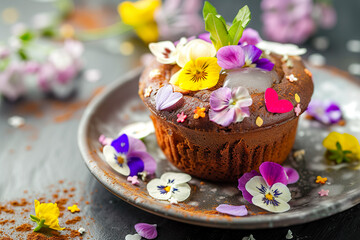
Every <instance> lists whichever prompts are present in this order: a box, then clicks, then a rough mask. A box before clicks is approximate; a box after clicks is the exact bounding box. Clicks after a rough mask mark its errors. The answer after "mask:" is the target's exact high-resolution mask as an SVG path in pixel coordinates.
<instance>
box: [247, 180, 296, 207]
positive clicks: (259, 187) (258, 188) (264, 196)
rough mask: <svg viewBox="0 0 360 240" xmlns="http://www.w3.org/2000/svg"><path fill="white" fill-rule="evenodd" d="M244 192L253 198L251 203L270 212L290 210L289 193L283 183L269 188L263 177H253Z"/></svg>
mask: <svg viewBox="0 0 360 240" xmlns="http://www.w3.org/2000/svg"><path fill="white" fill-rule="evenodd" d="M245 188H246V190H247V191H248V192H249V193H250V194H251V195H252V196H253V198H252V203H253V204H254V205H256V206H258V207H260V208H263V209H265V210H268V211H270V212H275V213H280V212H286V211H288V210H289V209H290V205H289V204H288V202H289V201H290V200H291V193H290V191H289V189H288V188H287V187H286V185H285V184H283V183H279V182H277V183H275V184H273V185H272V186H271V187H269V185H268V184H267V183H266V181H265V180H264V178H263V177H261V176H255V177H253V178H251V179H250V180H249V181H248V182H247V183H246V185H245Z"/></svg>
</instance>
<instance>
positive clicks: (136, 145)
mask: <svg viewBox="0 0 360 240" xmlns="http://www.w3.org/2000/svg"><path fill="white" fill-rule="evenodd" d="M127 136H128V135H127ZM128 139H129V150H128V153H129V154H130V153H132V152H146V146H145V144H144V143H143V142H142V141H141V140H139V139H137V138H134V137H130V136H128Z"/></svg>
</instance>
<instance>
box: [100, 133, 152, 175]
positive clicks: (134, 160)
mask: <svg viewBox="0 0 360 240" xmlns="http://www.w3.org/2000/svg"><path fill="white" fill-rule="evenodd" d="M103 153H104V156H105V160H106V162H107V163H108V164H109V165H110V166H111V167H112V168H113V169H114V170H115V171H117V172H118V173H120V174H122V175H124V176H135V175H137V174H138V173H139V172H143V171H146V172H148V173H150V174H152V173H154V172H155V170H156V162H155V160H154V159H153V158H152V156H151V155H150V154H149V153H147V151H146V146H145V144H144V143H143V142H142V141H141V140H139V139H136V138H132V137H130V136H127V135H126V134H122V135H120V136H119V137H118V138H116V139H115V140H113V141H112V142H111V145H106V146H105V147H104V149H103Z"/></svg>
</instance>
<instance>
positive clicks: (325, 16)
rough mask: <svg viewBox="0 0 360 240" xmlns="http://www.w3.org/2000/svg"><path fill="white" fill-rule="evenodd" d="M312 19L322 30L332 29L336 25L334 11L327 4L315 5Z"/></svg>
mask: <svg viewBox="0 0 360 240" xmlns="http://www.w3.org/2000/svg"><path fill="white" fill-rule="evenodd" d="M314 17H315V20H316V21H317V23H318V25H320V26H321V27H322V28H326V29H329V28H332V27H334V26H335V24H336V20H337V16H336V11H335V9H334V8H333V7H332V6H331V5H330V4H328V3H316V4H315V6H314Z"/></svg>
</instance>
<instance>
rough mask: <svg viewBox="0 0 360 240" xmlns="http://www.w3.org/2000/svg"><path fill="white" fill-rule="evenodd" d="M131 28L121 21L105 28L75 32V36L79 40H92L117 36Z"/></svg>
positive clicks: (131, 28)
mask: <svg viewBox="0 0 360 240" xmlns="http://www.w3.org/2000/svg"><path fill="white" fill-rule="evenodd" d="M133 29H134V28H133V27H132V26H129V25H126V24H124V23H123V22H117V23H115V24H113V25H110V26H108V27H105V28H99V29H94V30H86V31H80V32H77V33H76V37H77V39H79V40H81V41H94V40H99V39H103V38H109V37H114V36H118V35H121V34H124V33H127V32H130V31H132V30H133Z"/></svg>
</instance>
